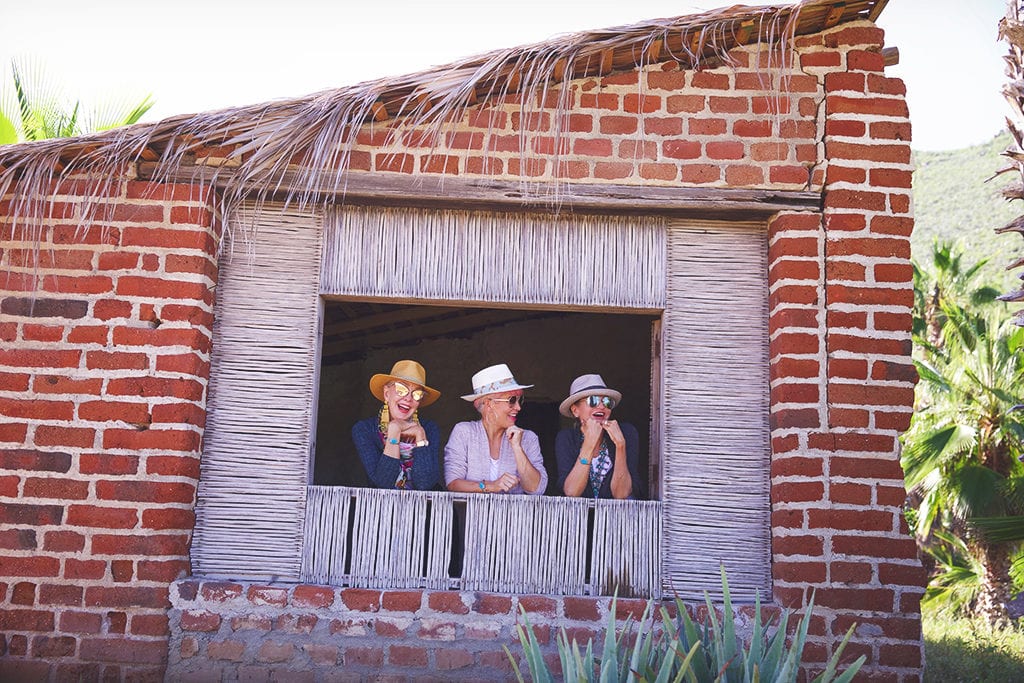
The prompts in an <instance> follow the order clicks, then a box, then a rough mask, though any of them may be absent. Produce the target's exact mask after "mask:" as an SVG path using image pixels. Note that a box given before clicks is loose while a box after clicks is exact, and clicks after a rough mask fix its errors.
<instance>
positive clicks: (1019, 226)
mask: <svg viewBox="0 0 1024 683" xmlns="http://www.w3.org/2000/svg"><path fill="white" fill-rule="evenodd" d="M999 39H1000V40H1005V41H1006V42H1007V43H1008V44H1009V47H1010V50H1009V52H1008V53H1007V55H1006V57H1004V60H1005V62H1006V76H1007V83H1006V84H1005V85H1004V86H1003V96H1004V97H1005V98H1006V102H1007V104H1009V105H1010V113H1009V114H1007V116H1006V127H1007V128H1008V129H1009V131H1010V135H1011V136H1012V137H1013V143H1014V146H1012V147H1010V148H1009V149H1007V150H1006V151H1005V152H1003V156H1005V157H1006V158H1007V159H1009V160H1010V163H1009V164H1008V165H1007V166H1006V167H1004V168H1002V169H1000V170H999V171H998V172H997V173H996V175H1002V174H1003V173H1014V174H1015V175H1019V176H1020V178H1019V179H1018V180H1015V181H1014V182H1012V183H1011V184H1010V185H1009V186H1007V187H1006V188H1005V189H1004V190H1003V196H1004V197H1006V199H1007V200H1014V199H1018V200H1024V2H1022V0H1008V2H1007V9H1006V16H1005V17H1004V18H1003V19H1002V20H1001V21H1000V22H999ZM996 232H997V233H1000V234H1002V233H1006V232H1017V233H1020V234H1021V236H1024V215H1022V216H1018V217H1017V218H1015V219H1014V220H1012V221H1010V222H1009V223H1008V224H1007V225H1004V226H1003V227H1001V228H997V229H996ZM1022 265H1024V258H1017V259H1014V261H1013V262H1012V263H1011V264H1010V265H1009V266H1007V269H1008V270H1009V269H1013V268H1019V267H1020V266H1022ZM1021 279H1022V280H1024V275H1022V276H1021ZM999 298H1000V299H1002V300H1003V301H1024V287H1021V288H1020V289H1018V290H1017V291H1014V292H1009V293H1007V294H1005V295H1003V296H1001V297H999ZM1016 322H1017V324H1018V325H1024V311H1018V312H1017V314H1016Z"/></svg>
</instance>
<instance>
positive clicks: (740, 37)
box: [736, 19, 754, 45]
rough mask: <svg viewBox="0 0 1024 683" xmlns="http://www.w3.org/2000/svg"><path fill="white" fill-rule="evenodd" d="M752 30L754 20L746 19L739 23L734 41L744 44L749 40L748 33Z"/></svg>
mask: <svg viewBox="0 0 1024 683" xmlns="http://www.w3.org/2000/svg"><path fill="white" fill-rule="evenodd" d="M753 31H754V20H753V19H747V20H746V21H744V22H742V23H740V27H739V28H738V29H737V30H736V42H737V43H738V44H739V45H746V44H747V42H748V41H749V40H750V34H751V33H753Z"/></svg>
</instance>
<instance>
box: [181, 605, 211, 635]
mask: <svg viewBox="0 0 1024 683" xmlns="http://www.w3.org/2000/svg"><path fill="white" fill-rule="evenodd" d="M220 621H221V618H220V615H219V614H214V613H213V612H196V611H192V610H186V611H184V612H182V613H181V629H182V630H183V631H201V632H207V633H209V632H212V631H216V630H218V629H219V628H220Z"/></svg>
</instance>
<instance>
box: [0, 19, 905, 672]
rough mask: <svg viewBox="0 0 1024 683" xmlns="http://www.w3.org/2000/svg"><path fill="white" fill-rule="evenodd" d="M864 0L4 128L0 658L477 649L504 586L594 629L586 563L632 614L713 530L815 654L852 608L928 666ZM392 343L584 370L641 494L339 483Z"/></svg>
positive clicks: (890, 218) (868, 630)
mask: <svg viewBox="0 0 1024 683" xmlns="http://www.w3.org/2000/svg"><path fill="white" fill-rule="evenodd" d="M884 5H885V2H884V1H880V0H864V1H860V2H845V3H834V2H822V1H811V2H805V3H803V4H801V5H798V6H795V7H790V6H778V7H764V8H744V7H740V8H730V9H728V10H721V11H716V12H709V13H706V14H701V15H694V16H689V17H680V18H678V19H674V20H660V21H657V22H651V23H646V24H638V25H636V26H631V27H621V28H617V29H613V30H609V31H599V32H592V33H585V34H579V35H578V36H575V37H568V38H560V39H558V40H555V41H552V42H549V43H544V44H541V45H534V46H527V47H524V48H518V49H514V50H506V51H501V52H495V53H492V54H489V55H484V56H482V57H478V58H472V59H468V60H466V61H464V62H461V63H458V64H455V65H452V66H450V67H445V68H439V69H436V70H433V71H430V72H425V73H421V74H415V75H412V76H408V77H403V78H396V79H389V80H386V81H381V82H376V83H371V84H364V85H362V86H359V87H357V88H348V89H340V90H338V91H332V92H328V93H321V94H318V95H316V96H310V97H307V98H300V99H296V100H286V101H280V102H274V103H268V104H263V105H254V106H250V107H240V108H238V109H234V110H230V111H226V112H213V113H209V114H200V115H196V116H185V117H177V118H175V119H170V120H167V121H163V122H159V123H155V124H143V125H140V126H136V127H133V128H130V129H128V130H126V131H115V132H110V133H105V134H99V135H95V136H90V137H85V138H78V139H71V140H55V141H45V142H40V143H32V144H26V145H18V146H11V147H8V148H5V149H3V150H0V250H2V251H0V268H2V271H3V277H2V278H0V341H2V347H0V418H2V419H0V446H2V451H0V463H2V464H0V467H2V472H0V496H2V497H3V507H2V512H0V524H2V526H0V547H2V549H3V556H2V566H0V609H2V611H0V673H2V674H3V677H4V678H5V679H9V680H45V679H47V677H49V678H50V679H51V680H65V679H78V678H84V679H87V680H92V679H99V678H103V679H108V678H109V679H113V680H119V679H126V680H127V679H131V680H137V679H152V678H161V677H164V676H166V677H167V678H168V679H171V680H178V679H198V680H204V679H223V680H236V679H259V680H264V679H266V680H278V679H291V678H309V679H311V680H313V679H315V680H333V679H334V678H343V679H344V678H359V677H362V676H366V677H369V676H375V675H379V674H383V675H385V676H393V677H399V678H405V677H409V678H421V679H432V678H437V677H439V676H443V677H445V678H465V679H480V678H495V679H500V678H505V677H508V676H509V675H510V671H511V668H510V666H509V663H508V660H507V657H506V656H505V654H504V652H503V651H502V646H503V645H509V646H510V647H512V649H513V650H514V651H516V650H517V647H516V646H515V645H514V643H513V629H514V625H515V623H516V622H517V615H518V614H519V613H520V610H525V611H526V612H527V613H528V614H530V616H531V619H532V620H533V621H534V623H536V624H538V626H537V631H538V635H539V637H540V638H541V640H542V642H544V643H547V644H549V645H550V644H551V643H553V632H554V630H555V629H557V628H559V627H561V626H564V627H566V628H567V629H568V630H569V632H570V634H572V635H576V636H578V637H583V638H585V637H587V636H589V635H591V634H593V633H594V632H595V631H596V630H597V629H599V628H600V627H601V625H602V624H604V623H605V621H606V618H607V611H608V608H609V604H610V602H611V598H610V597H609V596H610V594H611V593H612V592H614V590H615V588H616V587H618V588H619V589H620V594H621V593H622V592H625V591H624V588H623V586H628V589H629V590H628V592H629V593H630V594H631V595H632V596H634V597H631V598H629V599H627V600H624V601H623V600H620V606H621V607H622V608H623V610H622V615H624V614H626V613H636V612H638V611H639V610H642V608H643V605H644V604H645V602H646V601H645V599H646V598H655V599H660V598H663V597H665V596H668V595H672V594H679V595H681V596H683V597H684V598H686V599H687V600H691V601H698V600H699V598H700V596H701V595H702V594H703V592H704V591H711V592H712V593H714V592H715V590H716V588H717V587H718V585H719V584H718V572H719V567H720V566H722V565H724V566H725V568H726V570H727V571H728V572H729V576H730V583H731V585H732V586H733V588H734V596H735V598H736V599H738V600H739V601H740V602H741V603H749V604H750V605H752V603H753V598H754V596H755V594H760V595H761V596H762V598H763V599H764V600H765V601H767V602H768V603H769V604H771V605H774V606H787V607H788V606H792V607H799V606H801V605H802V604H804V601H805V600H806V599H807V597H808V596H809V592H810V591H811V590H814V591H816V596H817V597H816V604H817V606H818V608H817V610H816V615H817V616H816V617H815V619H814V621H813V623H812V627H811V635H810V643H809V645H808V648H807V650H806V660H807V661H808V662H810V663H811V664H812V665H813V664H814V663H820V662H824V661H826V660H827V658H828V656H829V655H830V654H831V652H832V651H833V649H834V648H835V646H836V645H837V643H838V641H839V640H840V639H841V638H842V636H843V634H845V632H846V630H847V629H848V628H849V627H850V625H851V624H853V623H856V624H858V626H857V629H856V631H855V633H854V636H853V639H852V642H851V643H850V645H849V647H848V650H847V652H848V658H853V657H855V656H858V655H860V654H864V655H866V656H867V659H868V663H867V665H866V667H865V669H864V670H863V671H864V674H865V676H867V677H870V678H872V679H875V680H893V681H903V680H917V679H919V678H920V673H921V669H922V665H923V661H922V656H923V651H922V644H921V632H920V614H919V599H920V597H921V595H922V592H923V583H924V576H923V573H922V571H921V567H920V565H919V563H918V561H917V557H916V552H915V546H914V542H913V540H912V539H911V538H910V537H909V536H908V535H907V534H906V530H905V528H904V522H903V517H902V513H901V506H902V504H903V500H904V497H905V491H904V487H903V478H902V472H901V469H900V465H899V456H898V442H897V437H898V436H899V434H900V433H901V432H902V431H903V430H905V429H906V428H907V426H908V424H909V420H910V414H911V409H912V402H913V386H914V381H915V379H916V374H915V372H914V369H913V366H912V364H911V362H910V314H911V306H912V301H913V290H912V283H911V280H912V271H911V266H910V242H909V237H910V232H911V229H912V227H913V218H912V213H911V202H910V177H911V166H910V146H909V144H910V123H909V120H908V115H907V108H906V102H905V100H904V86H903V84H902V83H901V82H900V81H899V80H898V79H893V78H890V77H887V76H886V75H885V66H886V61H887V58H888V57H889V56H891V53H890V52H889V51H887V50H885V49H884V45H883V33H882V31H881V29H879V28H878V27H877V26H876V25H875V24H874V20H875V19H876V18H877V16H878V14H879V12H881V10H882V8H883V6H884ZM594 340H600V341H601V343H600V344H595V343H594ZM598 347H599V348H598ZM407 356H411V357H417V358H418V359H420V360H421V361H423V362H424V364H425V365H426V366H427V367H428V369H429V371H430V373H431V375H430V377H431V380H432V384H435V386H438V387H439V388H440V389H441V390H442V392H443V394H444V398H442V401H440V402H439V403H438V406H437V408H436V409H435V408H433V407H432V408H431V409H430V410H432V411H433V412H432V413H431V417H433V418H434V419H436V420H437V421H438V422H439V423H440V424H442V426H443V427H445V428H447V429H450V427H451V425H452V424H453V423H454V422H455V421H457V420H459V419H469V418H470V416H469V415H467V414H466V412H465V406H464V405H462V404H461V403H460V402H459V401H458V400H457V399H456V398H452V397H456V396H458V395H459V394H460V393H465V391H467V390H468V389H469V386H468V382H469V375H470V374H471V373H472V372H473V371H474V370H476V369H479V368H480V367H483V366H484V365H488V364H490V363H492V362H502V361H507V362H509V363H510V364H511V365H512V366H513V367H514V368H515V369H516V373H517V375H521V376H522V378H523V379H524V380H526V381H529V382H530V383H534V384H535V385H536V388H535V389H534V390H531V392H530V400H531V401H532V402H534V403H535V405H536V406H537V407H538V408H537V411H536V412H535V413H533V414H530V415H525V414H524V416H525V417H527V418H528V419H529V420H532V421H533V423H532V424H531V425H530V426H531V427H533V428H535V430H536V431H537V432H538V433H539V434H540V435H541V436H542V440H543V438H544V437H545V435H548V434H550V432H551V430H553V429H557V424H552V422H551V420H552V419H555V420H557V412H556V411H555V410H554V407H553V406H555V405H557V402H558V401H559V400H560V399H561V398H562V397H564V394H565V390H566V389H567V387H568V384H569V380H570V379H571V377H573V376H575V375H576V374H580V373H582V372H588V371H593V370H594V369H596V370H597V371H600V372H602V373H603V374H604V375H605V377H606V378H609V379H610V381H611V382H612V383H614V384H616V385H617V386H619V387H621V388H622V389H623V393H624V395H625V396H626V397H627V398H626V400H625V401H624V402H623V405H622V407H621V410H622V414H621V417H623V418H628V419H630V421H632V422H634V423H635V424H637V425H638V426H639V427H641V430H642V431H641V433H642V435H643V436H645V437H646V438H645V442H646V449H645V450H646V453H645V455H644V463H645V465H646V468H647V473H648V480H647V482H646V486H644V490H645V497H646V498H647V500H642V501H629V502H626V503H622V504H607V505H602V504H596V505H595V504H588V503H587V501H584V500H569V499H565V498H561V497H557V496H550V497H548V496H544V497H537V498H536V499H532V500H522V499H519V498H518V497H507V498H501V497H491V496H471V495H470V496H467V495H461V496H460V495H452V494H448V493H442V492H430V493H424V494H405V495H402V496H394V495H383V494H380V493H378V492H374V491H372V490H368V489H365V488H363V487H361V486H360V484H361V483H362V482H360V481H359V480H358V477H357V476H353V474H352V468H350V467H349V465H351V464H352V463H353V462H354V461H353V460H352V453H351V448H350V446H349V445H348V441H347V439H348V437H347V433H346V431H345V429H347V426H348V425H350V424H351V422H352V421H353V420H354V419H356V418H358V417H365V416H366V415H368V414H370V413H369V411H370V410H373V406H372V403H371V402H370V398H369V396H368V395H367V392H366V390H365V382H366V379H367V378H368V377H369V375H370V374H372V373H373V372H379V371H381V368H382V367H383V368H384V369H385V370H386V369H387V367H389V366H390V363H391V362H393V360H396V359H397V358H400V357H407ZM584 365H585V367H584ZM435 378H436V383H435ZM648 397H649V399H648ZM398 528H403V529H405V528H408V529H409V532H408V538H405V536H403V537H402V538H403V539H405V540H396V539H398V537H399V535H398V534H397V533H396V531H395V530H396V529H398ZM495 529H498V532H500V531H501V530H505V532H506V533H507V534H508V535H509V537H511V538H513V539H514V540H515V543H516V545H518V546H520V547H528V548H529V549H530V553H531V557H537V558H543V559H542V561H537V562H522V561H521V560H515V558H514V557H513V554H510V553H509V552H508V551H506V550H502V549H500V548H499V547H498V544H496V542H494V541H493V538H494V537H492V536H488V534H498V532H495V531H494V530H495ZM522 529H533V530H540V531H541V533H532V534H527V533H524V532H523V531H522ZM498 535H500V534H498ZM577 536H578V537H579V538H583V542H582V544H581V545H578V546H574V547H571V548H569V547H566V544H565V543H560V542H558V541H559V539H567V538H575V537H577ZM495 537H497V536H495ZM488 539H491V540H488ZM382 548H386V549H387V553H384V551H383V550H381V549H382ZM384 555H386V556H384ZM460 565H461V566H460ZM552 567H555V568H557V569H555V570H550V568H552ZM750 609H751V608H750V607H742V608H741V609H740V613H741V615H745V616H749V612H750Z"/></svg>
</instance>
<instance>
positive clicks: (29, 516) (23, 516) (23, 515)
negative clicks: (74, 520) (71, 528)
mask: <svg viewBox="0 0 1024 683" xmlns="http://www.w3.org/2000/svg"><path fill="white" fill-rule="evenodd" d="M63 517H64V506H62V505H35V504H30V503H5V504H4V505H2V506H0V523H3V524H20V525H25V526H36V527H38V526H44V525H48V524H60V523H61V521H62V518H63Z"/></svg>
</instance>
